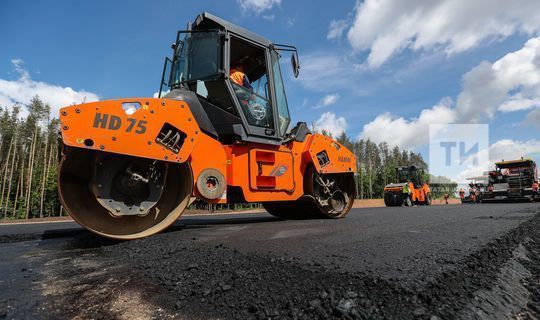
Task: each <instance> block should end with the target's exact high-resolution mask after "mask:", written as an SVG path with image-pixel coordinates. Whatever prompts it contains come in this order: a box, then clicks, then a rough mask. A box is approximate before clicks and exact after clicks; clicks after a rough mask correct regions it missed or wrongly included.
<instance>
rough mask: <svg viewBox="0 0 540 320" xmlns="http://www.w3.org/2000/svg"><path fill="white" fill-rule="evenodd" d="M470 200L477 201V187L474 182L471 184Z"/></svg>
mask: <svg viewBox="0 0 540 320" xmlns="http://www.w3.org/2000/svg"><path fill="white" fill-rule="evenodd" d="M469 200H471V203H476V188H475V187H474V185H473V184H472V183H471V184H469Z"/></svg>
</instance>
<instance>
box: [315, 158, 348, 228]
mask: <svg viewBox="0 0 540 320" xmlns="http://www.w3.org/2000/svg"><path fill="white" fill-rule="evenodd" d="M304 188H305V192H306V194H307V195H309V196H311V197H313V201H312V203H311V206H310V208H309V209H310V211H311V214H312V215H313V217H322V218H330V219H337V218H343V217H345V216H346V215H347V214H348V213H349V211H350V210H351V207H352V205H353V203H354V198H355V196H356V192H355V188H354V175H353V174H352V173H350V174H349V173H339V174H319V173H317V172H316V171H315V169H314V168H313V167H310V168H309V169H308V170H307V171H306V175H305V176H304Z"/></svg>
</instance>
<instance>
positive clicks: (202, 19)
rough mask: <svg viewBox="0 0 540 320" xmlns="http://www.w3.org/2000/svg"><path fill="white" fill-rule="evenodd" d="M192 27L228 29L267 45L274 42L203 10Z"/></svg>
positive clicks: (197, 28) (199, 28) (198, 28)
mask: <svg viewBox="0 0 540 320" xmlns="http://www.w3.org/2000/svg"><path fill="white" fill-rule="evenodd" d="M191 28H192V29H193V30H209V29H220V30H226V31H229V32H231V33H234V34H236V35H237V36H240V37H242V38H245V39H247V40H251V41H254V42H257V43H259V44H261V45H263V46H266V47H270V46H271V45H272V42H270V40H268V39H266V38H265V37H263V36H260V35H258V34H256V33H253V32H251V31H249V30H246V29H244V28H242V27H239V26H237V25H235V24H232V23H230V22H228V21H226V20H223V19H221V18H220V17H216V16H215V15H213V14H211V13H208V12H203V13H201V14H199V15H198V16H197V18H196V19H195V22H193V24H192V25H191Z"/></svg>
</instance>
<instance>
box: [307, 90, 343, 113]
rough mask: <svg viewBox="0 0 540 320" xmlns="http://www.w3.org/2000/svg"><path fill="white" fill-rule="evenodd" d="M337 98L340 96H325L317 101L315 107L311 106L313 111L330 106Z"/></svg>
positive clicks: (335, 94)
mask: <svg viewBox="0 0 540 320" xmlns="http://www.w3.org/2000/svg"><path fill="white" fill-rule="evenodd" d="M339 97H340V96H339V94H338V93H334V94H327V95H326V96H324V97H323V98H322V99H321V100H319V102H317V104H316V105H315V106H313V109H320V108H324V107H328V106H331V105H333V104H335V103H336V102H337V101H338V100H339Z"/></svg>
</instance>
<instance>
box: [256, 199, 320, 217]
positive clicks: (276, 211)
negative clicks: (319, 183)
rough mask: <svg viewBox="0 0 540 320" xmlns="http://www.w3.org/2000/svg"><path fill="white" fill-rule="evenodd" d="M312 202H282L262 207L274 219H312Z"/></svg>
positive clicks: (264, 204)
mask: <svg viewBox="0 0 540 320" xmlns="http://www.w3.org/2000/svg"><path fill="white" fill-rule="evenodd" d="M314 205H315V204H314V203H313V202H312V201H302V200H299V201H284V202H266V203H263V207H264V209H265V210H266V211H268V213H270V214H271V215H273V216H274V217H278V218H281V219H291V220H292V219H309V218H313V214H312V211H313V208H312V207H313V206H314Z"/></svg>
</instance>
